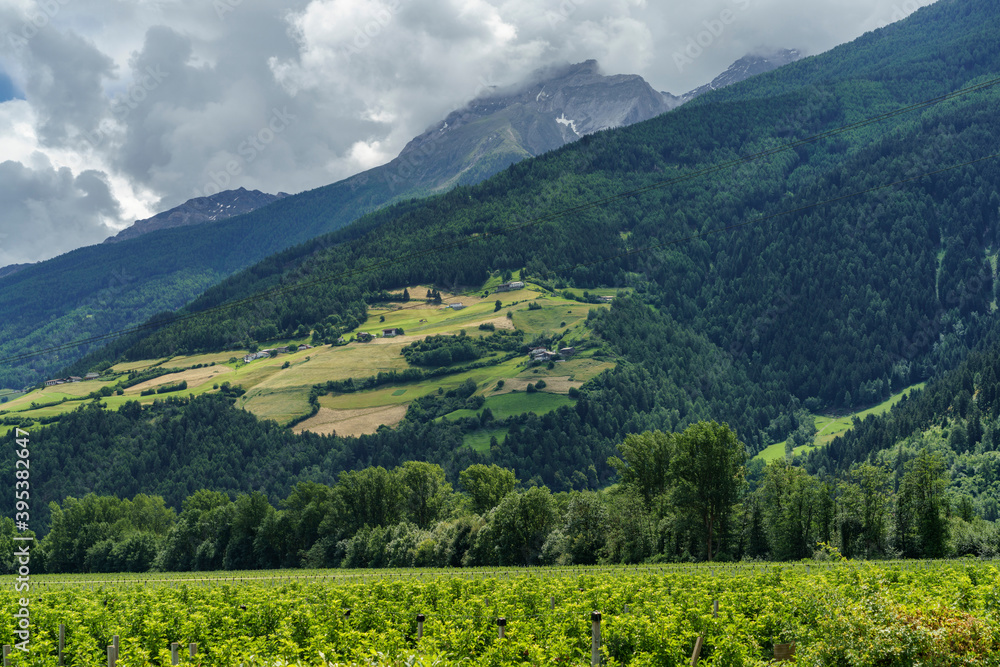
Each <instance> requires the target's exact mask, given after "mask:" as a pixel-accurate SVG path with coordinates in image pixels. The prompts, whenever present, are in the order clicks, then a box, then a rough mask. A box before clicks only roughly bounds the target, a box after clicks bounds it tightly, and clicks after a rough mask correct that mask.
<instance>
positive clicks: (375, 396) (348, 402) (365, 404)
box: [319, 359, 522, 410]
mask: <svg viewBox="0 0 1000 667" xmlns="http://www.w3.org/2000/svg"><path fill="white" fill-rule="evenodd" d="M520 363H522V361H521V360H518V359H512V360H511V361H506V362H504V363H502V364H497V365H496V366H487V367H486V368H477V369H474V370H471V371H464V372H461V373H453V374H451V375H445V376H441V377H435V378H428V379H426V380H420V381H419V382H409V383H405V384H404V383H401V384H394V385H387V386H385V387H380V388H378V389H373V390H371V391H359V392H355V393H351V394H338V395H335V396H321V397H320V399H319V404H320V405H321V406H323V407H325V408H332V409H335V410H353V409H357V408H372V407H378V406H381V405H393V404H398V403H409V402H410V401H412V400H414V399H415V398H419V397H421V396H425V395H427V394H430V393H432V392H436V391H437V390H438V389H439V388H440V389H441V390H442V391H450V390H452V389H455V388H457V387H458V386H459V385H461V384H462V383H464V382H465V381H466V380H472V381H473V382H475V383H476V385H477V386H478V387H479V391H480V392H484V391H488V390H490V389H491V388H493V387H495V386H496V383H497V382H498V381H499V380H503V379H507V378H512V377H515V376H516V375H517V374H518V372H519V371H520V368H519V364H520ZM401 389H402V390H403V393H400V390H401Z"/></svg>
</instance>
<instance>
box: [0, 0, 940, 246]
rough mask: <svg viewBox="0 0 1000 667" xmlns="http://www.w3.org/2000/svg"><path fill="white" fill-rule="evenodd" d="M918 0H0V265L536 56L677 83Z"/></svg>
mask: <svg viewBox="0 0 1000 667" xmlns="http://www.w3.org/2000/svg"><path fill="white" fill-rule="evenodd" d="M929 1H930V0H816V2H810V3H802V2H799V1H798V0H795V1H793V0H705V1H703V2H700V3H683V4H678V3H664V2H652V1H650V0H290V1H286V2H281V3H279V2H276V1H274V0H212V1H211V2H205V1H204V0H72V1H70V0H46V1H45V2H39V1H38V0H4V1H3V2H0V72H6V73H7V74H8V75H9V77H10V79H11V83H10V84H5V85H3V86H0V88H3V89H6V90H8V91H17V95H16V96H15V95H14V93H13V92H8V93H7V94H6V95H5V97H0V161H2V160H6V161H7V162H4V163H3V165H2V166H0V172H2V173H0V175H2V176H3V178H4V181H3V183H2V184H0V210H3V211H4V212H5V215H4V216H3V217H2V218H0V233H6V234H7V238H6V239H5V243H4V251H3V252H4V254H2V255H0V264H4V263H9V262H23V261H35V260H39V259H44V258H46V257H50V256H53V255H55V254H59V253H60V252H65V251H67V250H70V249H72V248H73V247H77V246H79V245H82V244H87V243H96V242H99V241H101V240H102V239H103V238H104V237H105V236H107V235H109V234H111V233H113V231H114V230H115V229H118V228H121V227H123V226H126V225H127V224H130V223H131V222H132V220H134V219H135V218H138V217H145V216H147V215H151V214H152V213H155V212H157V211H159V210H164V209H166V208H169V207H171V206H175V205H177V204H180V203H182V202H184V201H185V200H187V199H189V198H191V197H194V196H201V195H204V194H208V193H211V192H214V191H217V190H219V189H224V188H231V187H239V186H243V187H247V188H256V189H261V190H265V191H268V192H277V191H286V192H299V191H302V190H305V189H310V188H314V187H318V186H321V185H324V184H327V183H330V182H333V181H336V180H339V179H342V178H346V177H348V176H350V175H352V174H354V173H357V172H358V171H361V170H364V169H368V168H371V167H373V166H377V165H378V164H381V163H384V162H386V161H388V160H389V159H391V158H392V157H394V156H395V155H396V154H397V153H398V152H399V151H400V150H401V149H402V148H403V146H404V145H405V144H406V142H407V141H408V140H409V139H411V138H412V137H414V136H416V135H417V134H420V133H421V132H422V131H424V130H425V129H426V128H427V127H428V126H430V125H432V124H433V123H435V122H436V121H438V120H439V119H441V118H443V117H444V116H445V115H446V114H447V113H448V112H449V111H451V110H453V109H455V108H458V107H461V106H462V105H463V104H465V103H466V102H468V101H469V100H471V99H472V98H474V97H476V96H477V95H479V94H482V93H484V92H486V91H487V90H489V88H490V87H492V86H504V85H509V84H513V83H516V82H518V81H520V80H522V79H524V78H525V77H527V76H529V75H530V73H531V72H533V71H535V70H536V69H538V68H542V67H544V66H546V65H551V64H553V63H561V62H580V61H582V60H587V59H590V58H594V59H597V60H598V61H599V62H600V63H601V65H602V69H603V70H604V71H605V72H607V73H630V74H640V75H642V76H644V77H645V78H646V79H647V80H648V81H649V82H650V83H651V84H652V85H653V86H654V87H655V88H656V89H657V90H666V91H670V92H673V93H682V92H685V91H687V90H690V89H692V88H695V87H697V86H698V85H701V84H703V83H705V82H706V81H708V80H710V79H711V78H713V77H714V76H715V75H716V74H718V73H719V72H721V71H722V70H724V69H725V68H726V67H727V66H728V65H729V64H730V63H731V62H732V61H733V60H735V59H737V58H739V57H740V56H742V55H744V54H745V53H747V52H750V51H754V50H757V49H760V48H762V47H771V48H785V47H787V48H798V49H800V50H802V51H803V52H805V53H809V54H813V53H818V52H821V51H824V50H826V49H829V48H831V47H833V46H835V45H836V44H839V43H842V42H844V41H847V40H850V39H852V38H854V37H856V36H858V35H860V34H862V33H863V32H865V31H867V30H871V29H874V28H877V27H880V26H882V25H885V24H887V23H889V22H891V21H895V20H899V19H901V18H903V17H904V16H905V15H906V14H908V13H910V12H912V11H914V10H915V9H917V8H918V7H919V6H922V5H926V4H929ZM706 31H707V34H708V35H709V36H710V39H708V40H707V42H706V38H705V34H706ZM699 40H700V41H701V42H702V43H700V44H698V43H699ZM692 43H695V44H698V46H699V48H698V49H697V51H698V52H697V55H696V56H693V57H692V56H691V53H692V52H693V51H691V50H687V49H689V47H690V45H691V44H692ZM678 54H681V56H683V57H681V58H678V57H677V56H678ZM685 54H687V55H686V56H685ZM685 58H686V59H685ZM0 83H3V81H2V76H0ZM0 92H2V90H0ZM10 97H18V98H23V99H5V98H10ZM15 183H16V184H17V186H18V187H14V186H13V185H11V184H15ZM26 229H31V230H33V231H31V232H30V233H29V232H27V231H24V230H26Z"/></svg>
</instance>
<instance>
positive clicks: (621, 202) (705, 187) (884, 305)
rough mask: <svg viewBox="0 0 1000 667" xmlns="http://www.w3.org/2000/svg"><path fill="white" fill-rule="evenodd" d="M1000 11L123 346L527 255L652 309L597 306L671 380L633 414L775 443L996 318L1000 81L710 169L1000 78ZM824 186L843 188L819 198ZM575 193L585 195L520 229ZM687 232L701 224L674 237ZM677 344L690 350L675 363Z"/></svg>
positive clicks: (277, 271)
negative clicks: (796, 416) (793, 415)
mask: <svg viewBox="0 0 1000 667" xmlns="http://www.w3.org/2000/svg"><path fill="white" fill-rule="evenodd" d="M998 27H1000V9H998V8H997V7H996V6H995V5H994V4H992V3H988V2H984V1H982V0H962V1H959V0H956V1H954V2H943V3H938V4H936V5H934V6H932V7H929V8H926V9H924V10H921V11H920V12H917V14H915V15H914V16H913V17H912V18H911V19H908V20H906V21H904V22H903V23H901V24H900V25H896V26H892V27H890V28H887V29H884V30H880V31H877V32H875V33H871V34H868V35H866V36H864V37H862V38H860V39H859V40H857V41H856V42H855V43H853V44H850V45H846V46H843V47H840V48H838V49H835V50H834V51H832V52H830V53H828V54H824V55H823V56H819V57H815V58H809V59H806V60H803V61H799V62H797V63H794V64H792V65H790V66H789V67H787V68H784V69H782V70H779V71H777V72H774V73H771V74H767V75H763V76H761V77H758V78H756V79H753V80H751V81H749V82H744V83H743V84H738V85H736V86H733V87H731V88H728V89H726V90H725V91H720V92H718V93H713V94H709V95H706V96H704V97H703V98H700V100H699V102H698V103H697V104H695V105H693V106H691V107H684V108H681V109H679V110H678V111H676V112H673V113H671V114H668V115H665V116H662V117H659V118H656V119H653V120H651V121H648V122H646V123H641V124H638V125H635V126H631V127H629V128H624V129H620V130H615V131H609V132H603V133H599V134H597V135H593V136H590V137H586V138H584V139H583V140H581V141H580V142H578V143H576V144H573V145H570V146H567V147H565V148H563V149H561V150H559V151H555V152H553V153H551V154H548V155H546V156H543V157H542V158H539V159H536V160H532V161H528V162H525V163H521V164H518V165H515V166H513V167H511V168H510V169H508V170H506V171H505V172H503V173H501V174H499V175H497V176H495V177H493V178H491V179H490V180H488V181H486V182H485V183H483V184H481V185H479V186H475V187H470V188H464V187H463V188H459V189H457V190H456V191H454V192H452V193H451V194H448V195H445V196H442V197H438V198H435V199H432V200H428V201H426V202H423V203H421V204H413V205H411V206H410V207H409V208H408V209H406V210H402V209H390V210H387V211H384V212H380V213H377V214H374V215H372V216H368V217H366V218H364V219H363V220H361V221H360V222H359V223H358V224H357V225H356V226H355V227H353V228H352V229H355V230H358V231H359V232H360V230H364V229H368V230H371V231H370V232H368V233H367V234H365V235H363V236H358V237H357V238H355V239H353V240H351V241H349V242H346V243H342V244H338V245H332V246H331V245H330V244H331V243H333V241H334V239H327V240H323V239H320V240H317V241H315V242H313V243H312V244H310V245H309V246H303V247H300V248H296V249H292V250H290V251H288V252H286V253H284V254H283V255H281V256H280V257H276V258H274V259H270V260H266V261H264V262H262V263H260V264H259V265H257V266H256V267H254V268H253V269H252V270H249V271H246V272H243V273H241V274H239V275H237V276H234V277H233V278H231V279H230V280H227V281H225V282H224V283H223V284H221V285H220V286H218V287H217V288H213V289H212V290H209V291H208V292H206V294H205V295H204V296H203V297H201V298H200V299H198V300H197V301H195V302H194V303H192V304H191V305H190V306H189V307H188V309H187V311H188V312H196V311H201V310H207V309H215V308H218V307H220V306H223V305H224V304H226V303H227V302H230V301H232V300H235V299H245V298H251V297H252V298H253V299H254V300H253V303H252V305H250V306H246V305H243V306H240V307H235V308H223V309H221V310H212V311H210V312H209V313H208V314H205V315H204V316H201V317H198V318H196V319H193V320H187V321H185V322H184V324H183V325H178V326H173V327H167V328H165V329H163V330H162V331H159V332H157V333H156V334H154V335H152V336H150V337H148V338H145V339H143V340H141V341H138V342H135V344H134V346H133V347H132V349H131V350H129V351H128V353H127V354H126V357H127V358H152V357H159V356H164V355H166V354H169V353H173V352H177V351H183V350H187V351H191V350H197V349H219V348H221V347H225V346H227V345H229V346H231V345H232V344H234V343H237V342H242V343H252V342H253V341H254V340H259V339H261V338H262V337H265V336H267V335H269V334H273V332H275V331H277V332H289V331H293V330H295V329H297V328H298V327H300V326H305V327H312V326H314V325H316V324H319V323H324V324H325V325H330V326H334V327H336V326H345V327H346V326H349V325H350V322H349V321H348V320H346V319H345V317H344V315H345V313H348V312H356V310H357V308H358V307H359V306H360V305H361V304H362V303H363V302H364V301H365V299H366V294H371V293H376V292H379V291H381V290H385V289H392V288H398V287H400V286H402V285H407V284H417V283H428V282H433V283H435V284H438V285H443V286H448V287H450V288H454V287H456V286H468V287H469V288H470V289H476V288H477V287H478V286H479V285H481V284H482V283H483V281H484V280H485V279H486V277H487V275H488V271H489V270H490V269H516V268H521V267H524V268H525V269H526V274H527V275H529V276H531V277H532V278H533V279H538V280H542V281H549V282H550V283H551V284H552V285H553V286H555V287H558V286H560V285H563V284H565V285H577V286H584V287H585V286H588V285H590V286H596V285H607V286H630V287H633V288H635V290H636V291H637V292H638V294H639V295H640V298H641V299H642V300H644V301H645V302H646V303H647V304H649V305H651V306H654V308H653V309H648V308H640V307H638V304H637V303H634V305H629V304H630V303H632V302H630V301H628V300H625V301H622V302H620V304H618V305H616V308H615V310H614V311H613V313H615V314H614V315H612V316H610V317H601V316H598V317H595V318H594V321H593V327H594V329H595V331H597V332H598V333H600V334H601V335H602V336H604V337H605V339H606V340H607V341H608V342H609V344H610V345H611V346H612V347H613V348H614V349H615V350H616V351H618V352H619V353H620V354H621V355H622V356H623V358H624V359H625V360H627V361H629V362H631V364H632V366H630V365H629V364H624V365H621V366H620V367H619V370H618V371H616V373H620V374H627V373H640V374H653V376H654V377H655V380H656V381H655V382H653V383H652V386H653V387H655V393H656V394H657V395H656V396H655V397H654V396H653V395H652V394H651V393H650V392H653V391H654V390H653V389H646V388H643V389H637V391H645V392H647V394H648V395H647V396H646V397H645V398H644V399H643V400H641V401H638V402H633V403H630V407H629V408H628V411H629V413H632V412H633V411H634V412H635V414H638V415H646V417H643V418H641V419H639V421H644V420H647V419H648V420H650V421H652V422H656V423H659V425H661V426H668V425H669V426H674V425H676V424H667V423H664V419H666V420H667V421H673V422H676V423H678V424H683V423H685V422H687V421H689V420H690V419H692V418H694V417H696V416H698V415H700V414H704V413H705V412H711V413H713V414H714V415H715V416H718V417H720V418H725V419H727V420H729V421H730V422H732V423H734V424H736V425H737V426H738V428H739V430H740V433H741V436H742V437H744V438H745V439H746V440H747V441H748V442H750V443H752V444H753V445H754V446H755V447H756V446H759V445H761V444H763V442H764V440H765V439H766V438H767V437H768V436H769V435H770V436H776V435H778V434H776V433H770V432H769V427H770V426H771V422H772V420H773V419H774V418H775V417H776V416H777V415H778V414H780V413H781V412H783V411H786V410H787V409H788V408H789V406H790V404H791V403H793V402H795V401H803V402H804V401H812V402H813V403H816V404H821V405H831V406H846V405H850V404H852V403H855V402H867V401H871V400H874V399H876V398H878V397H880V396H884V395H885V394H886V393H887V392H888V391H889V390H890V388H892V387H900V386H905V385H907V384H909V383H911V382H913V381H915V380H919V379H922V378H924V377H926V376H927V375H928V374H929V373H931V372H932V371H933V370H934V369H935V368H936V367H937V366H938V365H942V364H943V366H948V365H953V364H954V363H955V361H956V360H957V359H958V358H960V356H961V355H962V354H963V350H964V349H965V348H966V347H967V346H968V345H969V344H970V343H973V342H974V341H975V340H976V339H977V338H979V337H980V336H981V335H982V332H983V331H984V329H985V328H986V327H988V325H989V323H990V322H991V321H992V310H991V305H990V304H991V303H992V301H993V298H994V295H993V268H992V264H991V262H990V257H991V256H992V254H993V252H994V251H993V246H994V245H995V244H996V241H997V238H996V234H997V229H998V226H997V224H996V222H997V216H998V211H1000V196H998V195H997V192H996V191H997V185H998V181H1000V169H998V165H997V161H996V160H995V159H986V160H981V161H976V160H980V159H981V158H985V157H988V156H989V155H990V154H991V153H992V152H994V149H997V148H1000V144H998V141H997V137H996V130H995V128H996V119H997V115H998V110H1000V107H998V99H1000V97H998V92H997V86H993V85H990V86H986V87H983V88H980V89H978V90H976V91H975V92H970V93H967V94H962V95H960V96H957V97H955V98H953V99H951V100H949V101H946V102H942V103H939V104H935V105H932V106H929V107H922V108H920V109H917V110H915V111H910V112H908V113H904V114H900V115H895V116H892V117H888V118H884V119H882V120H880V121H879V122H877V123H874V124H869V125H865V126H863V127H861V128H860V129H854V130H850V131H846V132H841V133H837V134H835V135H832V136H827V137H825V138H822V139H819V140H817V141H812V142H809V143H803V144H800V145H797V146H796V147H795V148H794V150H785V151H781V152H777V153H775V154H774V155H771V156H770V157H766V158H762V159H757V160H752V161H749V162H747V163H744V164H741V165H739V166H737V167H735V168H732V169H726V170H721V171H719V170H716V171H713V172H711V173H709V174H707V175H699V174H698V172H699V170H702V169H705V168H706V167H711V166H712V165H718V164H723V163H726V162H727V161H730V160H734V159H739V158H741V157H745V156H748V155H753V154H755V153H757V152H760V151H767V150H770V149H775V148H776V147H780V146H781V145H783V144H786V143H788V142H789V141H790V140H793V139H801V138H805V137H810V136H813V135H816V134H819V133H822V132H829V131H831V130H834V129H836V128H842V127H845V126H848V125H850V124H852V123H856V122H858V121H860V120H863V119H865V118H871V117H875V116H878V115H879V114H882V113H886V112H889V111H895V110H898V109H900V108H902V107H906V106H907V105H910V104H913V103H916V102H920V101H922V100H926V99H929V98H932V97H934V96H935V95H939V94H941V93H944V92H948V91H956V90H960V89H962V88H963V87H968V86H972V85H975V84H977V83H978V84H982V83H984V82H989V81H990V80H991V77H992V76H994V75H995V74H997V73H1000V52H998V51H997V50H996V49H993V48H992V47H991V45H993V44H994V43H995V38H994V37H993V35H994V34H996V29H997V28H998ZM970 161H975V162H971V163H970V164H968V165H967V166H964V167H961V168H957V169H950V170H945V171H940V170H941V169H942V168H944V167H949V166H955V165H960V164H962V163H966V162H970ZM930 172H936V173H930ZM922 174H927V175H925V176H921V175H922ZM916 177H920V178H916ZM907 179H915V180H907ZM664 181H670V182H671V184H670V185H668V186H666V187H657V188H655V189H647V190H646V191H644V192H642V193H641V194H636V195H633V196H629V197H626V198H622V199H616V200H614V201H610V202H608V203H605V204H602V205H600V206H596V207H590V206H584V205H585V204H587V203H588V202H592V201H596V200H600V199H602V198H606V197H609V196H614V195H617V194H619V193H622V192H627V191H630V190H633V189H636V188H649V187H650V186H653V185H655V184H659V183H663V182H664ZM902 181H906V182H905V183H903V184H901V185H898V186H896V187H886V188H884V189H879V190H875V191H871V190H872V189H873V188H880V187H883V186H889V185H891V184H893V183H896V182H902ZM866 191H868V192H867V194H865V195H863V196H855V197H848V198H845V195H850V194H852V193H861V192H866ZM820 202H829V203H826V204H823V205H822V206H814V207H812V208H803V207H806V206H811V205H814V204H817V203H820ZM572 207H581V208H579V209H577V210H575V211H573V212H572V213H571V214H567V215H562V216H559V217H557V218H552V219H549V220H544V221H542V222H532V223H530V224H524V223H523V221H526V220H529V219H532V218H538V217H544V216H547V215H550V214H553V213H556V212H559V211H564V210H567V209H570V208H572ZM790 211H791V212H790ZM757 219H762V220H761V221H759V222H753V221H754V220H757ZM746 223H750V224H746ZM733 225H739V226H737V227H736V228H734V229H733V230H731V231H729V232H727V233H725V234H712V233H709V232H712V231H713V230H717V229H719V228H721V227H726V226H733ZM706 233H708V234H707V235H706ZM688 237H697V238H692V240H689V241H685V242H683V243H675V241H676V240H678V239H685V238H688ZM277 286H280V287H281V288H282V290H283V291H282V292H281V294H280V295H279V296H271V297H266V298H258V297H255V295H261V294H263V290H266V289H269V288H272V287H277ZM929 328H933V329H934V333H933V335H932V336H930V338H940V340H938V341H937V343H936V344H934V345H932V344H931V340H930V338H928V335H927V332H928V331H929ZM678 341H687V342H686V343H684V344H685V345H688V346H690V347H691V350H693V352H692V353H689V354H683V355H680V354H678V355H677V356H676V357H675V352H676V351H677V350H678V349H680V347H682V346H681V345H679V343H678ZM643 386H648V385H643ZM651 414H656V415H658V416H657V417H650V416H649V415H651ZM666 415H673V417H666ZM625 421H628V420H625Z"/></svg>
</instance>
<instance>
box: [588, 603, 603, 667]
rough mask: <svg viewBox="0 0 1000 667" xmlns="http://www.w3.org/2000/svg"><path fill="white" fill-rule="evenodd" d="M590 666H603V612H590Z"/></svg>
mask: <svg viewBox="0 0 1000 667" xmlns="http://www.w3.org/2000/svg"><path fill="white" fill-rule="evenodd" d="M590 664H591V665H599V664H601V612H599V611H592V612H590Z"/></svg>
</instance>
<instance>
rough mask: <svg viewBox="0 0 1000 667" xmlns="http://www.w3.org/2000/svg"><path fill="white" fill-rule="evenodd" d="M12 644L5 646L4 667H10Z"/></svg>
mask: <svg viewBox="0 0 1000 667" xmlns="http://www.w3.org/2000/svg"><path fill="white" fill-rule="evenodd" d="M9 655H10V644H4V645H3V667H10V658H9V657H7V656H9Z"/></svg>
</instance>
